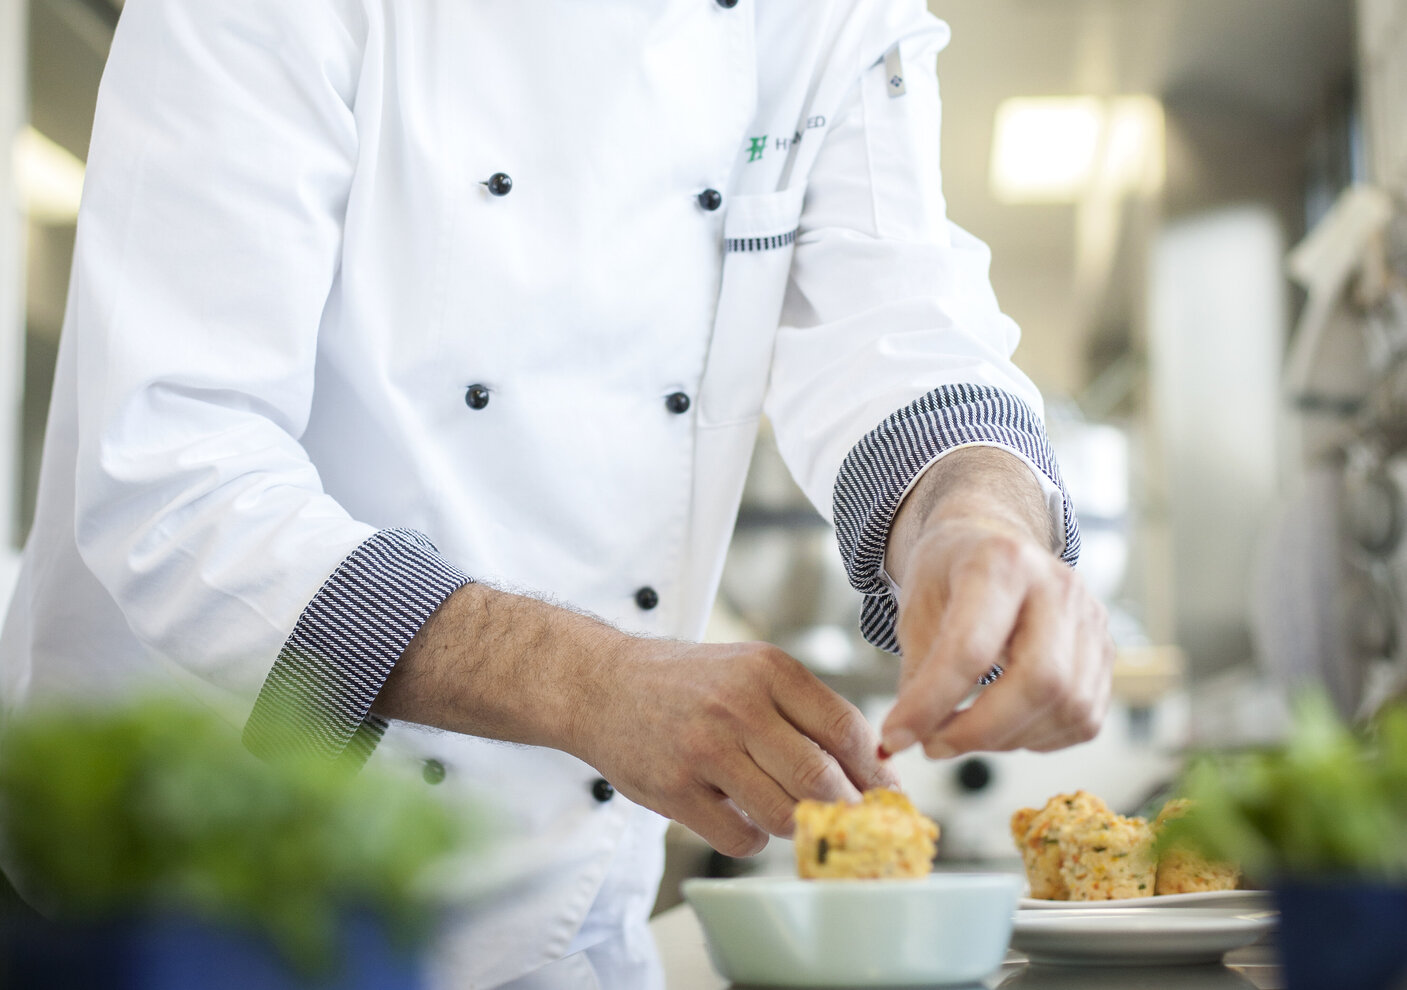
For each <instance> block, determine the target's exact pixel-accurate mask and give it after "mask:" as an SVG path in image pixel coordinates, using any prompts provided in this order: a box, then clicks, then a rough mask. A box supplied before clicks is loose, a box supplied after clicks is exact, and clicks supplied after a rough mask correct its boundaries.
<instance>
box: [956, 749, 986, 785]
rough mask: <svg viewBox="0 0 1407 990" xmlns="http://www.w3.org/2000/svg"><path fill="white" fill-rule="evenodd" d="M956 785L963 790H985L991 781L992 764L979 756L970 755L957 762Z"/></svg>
mask: <svg viewBox="0 0 1407 990" xmlns="http://www.w3.org/2000/svg"><path fill="white" fill-rule="evenodd" d="M957 778H958V787H960V788H962V789H963V790H964V791H970V792H974V793H975V792H977V791H983V790H986V789H987V787H988V785H989V784H991V782H992V765H991V764H990V763H988V762H987V761H986V760H984V759H982V758H980V757H976V756H974V757H972V758H971V759H968V760H963V761H962V763H960V764H958V772H957Z"/></svg>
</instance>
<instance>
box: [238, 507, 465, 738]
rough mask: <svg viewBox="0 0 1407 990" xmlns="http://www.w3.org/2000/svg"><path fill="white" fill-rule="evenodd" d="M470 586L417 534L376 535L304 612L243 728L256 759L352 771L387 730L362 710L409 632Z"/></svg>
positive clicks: (410, 636)
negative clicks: (311, 757)
mask: <svg viewBox="0 0 1407 990" xmlns="http://www.w3.org/2000/svg"><path fill="white" fill-rule="evenodd" d="M468 582H469V578H468V577H467V576H465V575H464V573H463V572H461V571H460V570H459V569H458V568H457V567H455V566H454V565H452V564H450V563H449V562H448V561H446V560H445V559H444V558H443V557H441V556H440V555H439V553H438V552H437V551H436V550H435V547H434V545H433V544H432V543H431V542H430V541H429V540H428V539H426V538H425V537H424V536H422V535H421V534H419V533H417V532H415V531H414V530H408V529H383V530H381V531H380V532H378V533H376V534H375V535H373V536H372V537H371V538H370V539H368V540H366V542H364V543H362V544H361V546H359V547H357V548H356V549H355V550H353V551H352V552H351V554H349V555H348V557H347V559H346V560H344V561H342V563H341V564H339V565H338V566H337V570H335V571H334V572H333V573H332V576H331V577H329V578H328V579H327V581H326V582H325V583H324V584H323V586H322V588H321V589H319V591H318V593H317V594H316V595H315V596H313V600H312V601H310V602H309V603H308V606H307V608H305V609H303V614H302V615H300V616H299V617H298V623H297V624H296V625H295V626H294V627H293V633H292V635H290V636H289V637H288V641H287V642H285V643H284V644H283V649H282V650H281V651H280V652H279V655H278V659H277V660H275V661H274V666H273V669H272V670H271V671H269V676H268V678H266V679H265V681H264V686H263V688H262V689H260V691H259V697H258V699H257V700H256V701H255V702H254V710H253V712H252V713H251V714H250V716H249V721H248V722H247V723H246V724H245V726H244V744H245V746H247V747H248V748H249V749H250V751H251V752H253V753H254V754H255V755H256V756H259V757H262V758H265V759H268V758H271V757H275V756H280V755H286V754H296V753H312V754H316V755H318V756H322V757H326V758H327V759H332V760H342V761H344V762H347V763H350V764H352V765H355V766H360V765H361V764H362V763H363V762H365V761H366V758H367V757H368V756H370V755H371V751H372V750H373V749H375V748H376V744H377V743H378V742H379V741H380V739H381V735H382V733H384V732H385V731H386V722H385V721H384V720H382V719H380V718H377V717H376V716H374V715H372V714H371V703H372V702H373V701H375V700H376V696H377V694H378V693H380V691H381V686H382V685H383V684H384V683H385V682H386V677H387V675H388V674H390V672H391V668H392V667H394V666H395V664H396V661H397V660H399V659H400V658H401V654H402V653H404V652H405V648H406V647H407V646H409V645H410V641H411V639H413V638H414V637H415V634H416V632H418V631H419V629H420V627H421V626H422V625H424V624H425V621H426V620H427V619H429V618H430V616H431V614H433V613H434V611H435V609H437V608H439V607H440V603H441V602H443V601H444V600H445V599H446V598H448V597H449V596H450V595H451V594H452V593H453V592H454V591H455V590H456V589H457V588H460V587H461V586H463V585H465V584H467V583H468Z"/></svg>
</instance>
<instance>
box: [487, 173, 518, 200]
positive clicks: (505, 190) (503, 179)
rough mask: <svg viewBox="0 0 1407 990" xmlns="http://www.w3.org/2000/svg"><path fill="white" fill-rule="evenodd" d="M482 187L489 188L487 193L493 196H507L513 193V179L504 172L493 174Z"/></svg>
mask: <svg viewBox="0 0 1407 990" xmlns="http://www.w3.org/2000/svg"><path fill="white" fill-rule="evenodd" d="M484 185H486V186H488V187H489V192H490V193H491V194H493V195H494V196H507V195H508V194H509V193H511V192H512V191H513V179H512V177H511V176H509V175H508V174H507V173H506V172H495V173H493V175H491V176H489V178H488V181H487V182H485V183H484Z"/></svg>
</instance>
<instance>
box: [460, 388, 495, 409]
mask: <svg viewBox="0 0 1407 990" xmlns="http://www.w3.org/2000/svg"><path fill="white" fill-rule="evenodd" d="M464 404H465V405H466V406H468V407H469V408H470V409H482V408H484V406H486V405H488V404H489V390H488V386H486V385H470V386H469V391H467V392H465V393H464Z"/></svg>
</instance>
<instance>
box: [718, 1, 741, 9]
mask: <svg viewBox="0 0 1407 990" xmlns="http://www.w3.org/2000/svg"><path fill="white" fill-rule="evenodd" d="M716 2H717V4H718V6H720V7H723V8H724V9H726V10H732V9H733V8H734V7H736V6H737V5H738V0H716Z"/></svg>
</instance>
